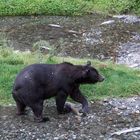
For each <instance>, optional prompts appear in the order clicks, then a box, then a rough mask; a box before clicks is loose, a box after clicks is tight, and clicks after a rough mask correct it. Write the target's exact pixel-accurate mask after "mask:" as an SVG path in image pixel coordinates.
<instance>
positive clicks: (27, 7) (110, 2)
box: [0, 0, 140, 16]
mask: <svg viewBox="0 0 140 140" xmlns="http://www.w3.org/2000/svg"><path fill="white" fill-rule="evenodd" d="M93 11H102V12H105V13H113V14H114V13H127V12H132V13H136V14H140V1H139V0H0V16H6V15H40V14H45V15H69V16H71V15H83V14H88V13H90V12H93Z"/></svg>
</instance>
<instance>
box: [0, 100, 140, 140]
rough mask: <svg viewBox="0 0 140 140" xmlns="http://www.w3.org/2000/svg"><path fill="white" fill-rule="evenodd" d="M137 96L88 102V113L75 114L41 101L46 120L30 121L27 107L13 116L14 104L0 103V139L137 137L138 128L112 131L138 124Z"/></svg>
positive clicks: (114, 139)
mask: <svg viewBox="0 0 140 140" xmlns="http://www.w3.org/2000/svg"><path fill="white" fill-rule="evenodd" d="M139 101H140V97H132V98H127V99H107V100H104V101H96V102H94V103H91V105H90V113H89V114H88V115H87V116H86V117H82V118H79V117H77V116H76V115H75V114H73V113H69V114H65V115H58V114H57V111H56V107H55V105H54V102H53V101H51V102H53V103H51V104H50V103H48V104H47V105H45V106H46V107H45V109H44V116H48V117H49V118H50V121H49V122H46V123H35V122H33V116H32V112H31V110H30V109H27V115H24V116H21V117H19V116H16V115H15V111H16V108H15V106H5V107H0V112H1V115H0V126H1V127H0V138H1V140H5V139H11V140H21V139H30V140H47V139H49V140H66V139H68V140H74V139H76V140H117V139H118V140H124V139H127V140H132V139H133V140H137V139H140V132H139V131H137V132H131V133H126V134H121V135H120V136H117V135H114V136H111V135H112V133H114V132H116V131H119V130H122V129H126V128H127V129H128V128H131V127H137V126H139V125H140V111H139V110H140V103H139Z"/></svg>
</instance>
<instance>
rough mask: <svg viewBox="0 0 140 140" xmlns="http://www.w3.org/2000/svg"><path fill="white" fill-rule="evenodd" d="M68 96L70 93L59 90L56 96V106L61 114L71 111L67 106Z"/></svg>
mask: <svg viewBox="0 0 140 140" xmlns="http://www.w3.org/2000/svg"><path fill="white" fill-rule="evenodd" d="M67 97H68V95H67V94H66V93H65V92H63V91H60V92H58V94H57V96H56V106H57V111H58V113H59V114H65V113H68V112H70V111H71V109H70V107H69V106H67V105H66V106H65V102H66V99H67Z"/></svg>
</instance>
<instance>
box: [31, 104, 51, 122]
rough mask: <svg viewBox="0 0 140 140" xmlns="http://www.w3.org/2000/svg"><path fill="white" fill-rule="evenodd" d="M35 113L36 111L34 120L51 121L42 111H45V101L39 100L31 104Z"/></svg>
mask: <svg viewBox="0 0 140 140" xmlns="http://www.w3.org/2000/svg"><path fill="white" fill-rule="evenodd" d="M30 107H31V109H32V111H33V113H34V120H35V121H36V122H46V121H49V118H47V117H43V115H42V112H43V101H42V102H37V103H34V104H32V106H30Z"/></svg>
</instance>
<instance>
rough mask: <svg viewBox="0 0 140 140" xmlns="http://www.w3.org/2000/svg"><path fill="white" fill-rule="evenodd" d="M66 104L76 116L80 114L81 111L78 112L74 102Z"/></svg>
mask: <svg viewBox="0 0 140 140" xmlns="http://www.w3.org/2000/svg"><path fill="white" fill-rule="evenodd" d="M66 105H67V106H69V107H70V109H71V111H72V112H73V113H74V114H75V115H77V116H82V113H80V112H79V109H78V107H76V105H75V104H74V103H71V102H66Z"/></svg>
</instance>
